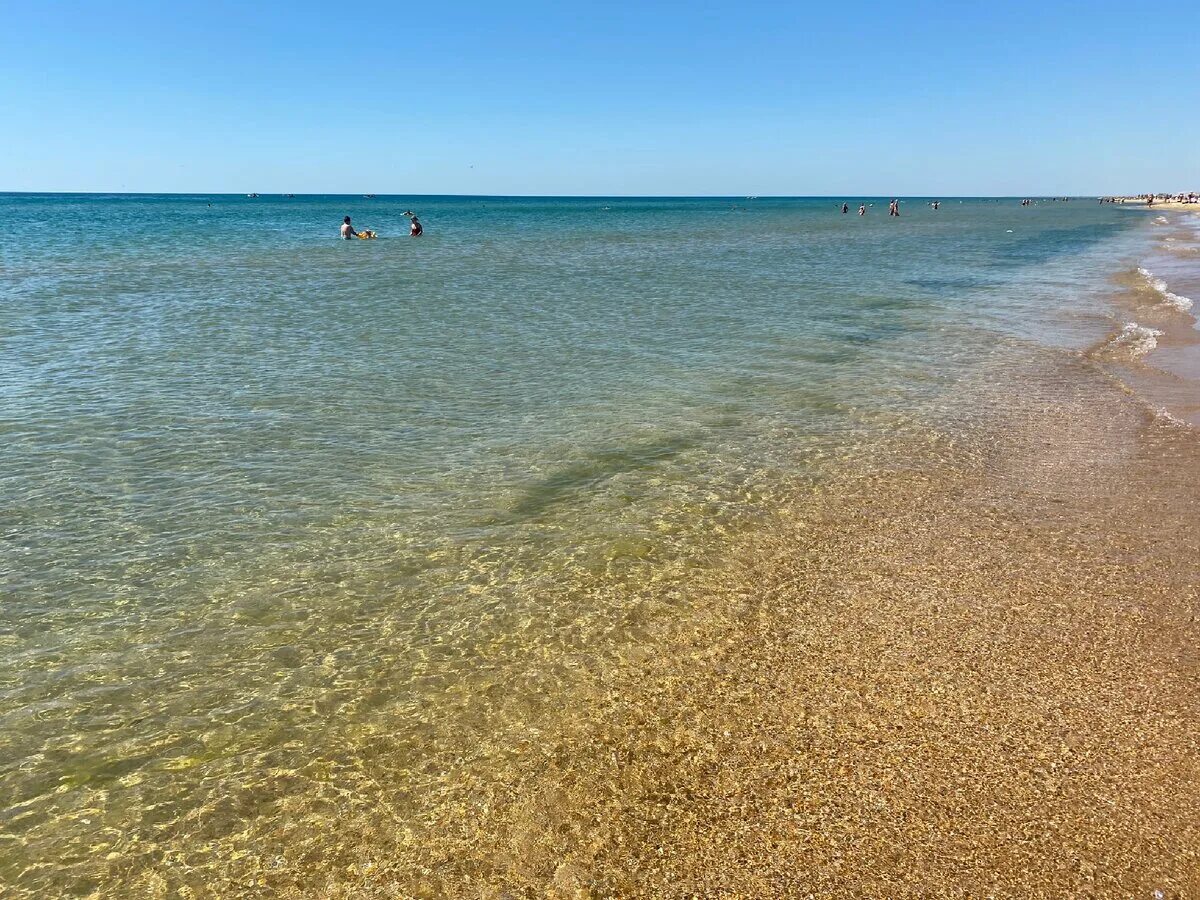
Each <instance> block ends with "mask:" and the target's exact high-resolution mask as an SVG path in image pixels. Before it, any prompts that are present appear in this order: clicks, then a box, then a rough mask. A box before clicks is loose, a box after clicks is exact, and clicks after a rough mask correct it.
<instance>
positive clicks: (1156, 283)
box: [1138, 266, 1192, 312]
mask: <svg viewBox="0 0 1200 900" xmlns="http://www.w3.org/2000/svg"><path fill="white" fill-rule="evenodd" d="M1138 274H1139V275H1141V276H1142V277H1143V278H1144V279H1146V283H1147V284H1149V285H1150V287H1152V288H1154V290H1156V291H1157V292H1158V293H1159V294H1160V295H1161V296H1162V298H1163V299H1162V302H1163V304H1164V305H1166V306H1169V307H1171V308H1172V309H1176V310H1178V311H1179V312H1187V311H1188V310H1189V309H1191V308H1192V300H1191V298H1190V297H1184V296H1182V295H1181V294H1176V293H1173V292H1172V291H1170V290H1168V288H1167V283H1166V282H1165V281H1163V279H1161V278H1159V277H1158V276H1157V275H1155V274H1154V273H1153V272H1151V271H1150V270H1149V269H1144V268H1142V267H1141V266H1138Z"/></svg>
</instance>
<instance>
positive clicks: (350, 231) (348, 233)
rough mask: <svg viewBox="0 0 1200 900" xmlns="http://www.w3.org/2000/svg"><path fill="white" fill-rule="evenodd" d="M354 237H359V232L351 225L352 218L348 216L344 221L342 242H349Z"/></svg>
mask: <svg viewBox="0 0 1200 900" xmlns="http://www.w3.org/2000/svg"><path fill="white" fill-rule="evenodd" d="M352 237H358V232H357V231H355V230H354V226H353V225H351V224H350V217H349V216H346V218H344V219H342V240H343V241H348V240H350V238H352Z"/></svg>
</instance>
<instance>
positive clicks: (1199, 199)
mask: <svg viewBox="0 0 1200 900" xmlns="http://www.w3.org/2000/svg"><path fill="white" fill-rule="evenodd" d="M1100 202H1101V203H1118V204H1120V203H1145V204H1146V205H1147V206H1153V205H1154V204H1155V203H1187V204H1192V203H1197V204H1200V194H1197V193H1196V192H1195V191H1188V192H1187V193H1183V194H1138V195H1137V196H1136V197H1101V198H1100Z"/></svg>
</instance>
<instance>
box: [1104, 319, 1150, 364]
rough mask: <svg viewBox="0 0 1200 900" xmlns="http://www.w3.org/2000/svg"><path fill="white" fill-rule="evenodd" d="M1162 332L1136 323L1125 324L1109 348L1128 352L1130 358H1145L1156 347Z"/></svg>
mask: <svg viewBox="0 0 1200 900" xmlns="http://www.w3.org/2000/svg"><path fill="white" fill-rule="evenodd" d="M1161 334H1162V332H1161V331H1159V330H1158V329H1157V328H1147V327H1146V326H1145V325H1139V324H1138V323H1137V322H1127V323H1126V325H1125V327H1124V328H1122V329H1121V332H1120V334H1118V335H1117V336H1116V337H1114V338H1113V339H1112V340H1111V341H1110V342H1109V346H1110V347H1114V348H1119V349H1122V350H1126V351H1128V352H1129V354H1130V355H1131V356H1145V355H1146V354H1147V353H1149V352H1150V351H1151V350H1153V349H1154V348H1155V347H1157V346H1158V338H1159V335H1161Z"/></svg>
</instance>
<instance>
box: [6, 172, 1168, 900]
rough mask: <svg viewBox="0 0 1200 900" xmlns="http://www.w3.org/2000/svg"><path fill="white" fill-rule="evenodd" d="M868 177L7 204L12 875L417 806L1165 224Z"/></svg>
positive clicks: (159, 861)
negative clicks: (791, 194)
mask: <svg viewBox="0 0 1200 900" xmlns="http://www.w3.org/2000/svg"><path fill="white" fill-rule="evenodd" d="M851 199H852V201H853V202H857V200H856V199H855V198H851ZM883 206H884V203H883V202H880V201H876V205H875V207H874V209H873V210H872V211H871V212H870V214H869V215H868V216H867V217H866V218H865V219H859V217H857V216H855V215H849V216H842V215H840V214H838V213H837V212H836V211H835V203H834V201H833V200H830V201H828V202H825V201H772V200H756V201H745V200H737V201H731V200H726V201H717V200H709V201H646V200H504V199H471V198H462V199H451V198H400V199H389V198H380V199H378V200H373V201H368V200H363V199H358V198H296V199H292V200H282V199H269V198H263V199H259V200H251V199H247V198H240V197H203V196H198V197H187V198H183V197H170V198H165V197H108V198H104V197H71V196H13V195H7V196H0V208H3V210H4V212H5V217H6V218H7V219H8V220H9V221H20V222H26V223H31V224H35V225H37V226H38V227H39V228H44V229H46V232H45V233H46V235H47V236H46V237H45V238H39V239H38V240H37V241H29V240H28V237H27V235H20V236H13V235H8V236H4V237H0V279H2V280H0V462H2V467H0V552H2V554H3V556H2V557H0V590H2V592H3V605H2V607H0V648H2V653H0V717H2V721H3V729H2V730H0V809H3V813H2V815H3V837H4V839H5V851H4V853H3V854H0V883H4V882H8V883H10V884H14V885H18V886H20V887H22V888H25V889H28V890H30V891H33V892H38V891H52V892H53V891H58V890H73V891H80V892H82V891H86V890H88V889H90V888H93V887H97V886H100V887H104V886H111V885H113V884H115V883H118V882H120V881H122V880H125V879H129V878H132V877H134V876H136V875H137V873H138V871H139V870H140V869H145V868H157V867H164V866H166V867H170V866H172V865H178V866H182V867H187V866H191V867H203V866H205V865H209V866H219V865H220V864H221V863H220V861H216V860H213V859H211V858H207V859H206V857H211V856H212V853H213V851H212V847H213V846H214V844H213V843H212V842H219V841H226V840H229V839H230V836H231V835H232V836H238V835H240V836H241V838H242V839H244V842H245V843H247V845H248V846H249V845H256V842H257V846H258V847H259V849H260V851H261V852H263V853H270V852H271V847H272V846H273V844H272V841H276V842H283V841H286V840H287V835H286V834H285V833H282V832H281V831H280V829H281V827H282V826H281V823H280V822H279V821H278V807H277V806H276V805H275V804H277V803H278V802H279V801H280V798H287V797H290V798H298V799H296V805H295V806H294V807H293V813H295V812H296V811H297V810H299V811H300V812H299V813H297V814H299V815H305V816H310V817H311V819H312V821H315V822H320V821H328V820H329V819H332V818H336V817H337V816H339V815H340V814H342V813H344V812H346V811H348V810H351V809H356V808H360V807H364V806H367V807H372V808H378V809H379V810H382V811H383V812H381V813H380V815H385V814H386V815H391V816H394V817H395V820H396V822H397V823H400V824H403V823H405V822H406V821H407V819H406V817H408V816H410V815H411V814H412V810H414V809H416V808H418V807H420V801H419V796H418V795H419V794H420V792H421V790H423V789H425V790H428V789H429V785H430V784H431V783H432V782H433V781H435V780H436V778H437V777H439V775H440V774H441V773H442V772H443V768H442V767H443V766H444V765H445V763H446V760H445V756H446V754H453V752H456V751H455V749H454V748H459V749H461V748H463V747H468V746H470V745H471V742H472V740H473V736H475V737H480V736H484V735H486V734H488V733H489V732H490V731H491V730H493V729H496V728H499V727H501V726H502V724H503V723H504V722H508V721H513V720H515V719H518V718H521V717H529V716H536V715H537V714H539V712H540V711H543V710H544V709H546V708H547V707H553V706H554V705H555V704H557V703H560V702H561V701H562V698H563V697H564V696H566V695H567V694H568V692H569V690H570V689H571V686H572V685H573V684H574V683H575V682H576V681H578V678H579V672H581V671H583V670H586V669H588V668H589V667H597V666H600V667H602V666H603V664H604V663H603V660H604V659H605V658H607V657H609V656H613V655H619V654H620V653H622V652H623V648H626V647H629V646H631V645H635V644H636V643H637V642H639V641H644V640H646V639H648V638H649V637H650V636H651V635H652V633H653V631H654V630H655V628H657V627H659V624H658V623H661V622H662V621H664V617H668V618H669V617H670V616H671V615H674V614H676V613H677V611H678V608H679V606H680V604H686V600H687V598H686V595H685V593H684V592H682V591H681V590H680V586H681V585H682V584H684V579H685V578H686V573H687V571H688V569H689V567H692V566H697V565H706V564H710V563H711V562H712V560H713V559H715V558H716V557H715V556H714V554H719V550H720V547H721V537H722V535H723V534H726V533H728V532H729V531H731V530H735V529H739V528H744V527H747V526H749V525H752V524H754V523H755V522H757V521H762V520H763V519H764V518H765V517H768V516H769V514H770V513H769V511H770V507H771V500H772V498H774V497H779V496H783V495H787V494H789V493H791V492H792V491H794V490H795V489H796V487H797V486H798V485H801V484H804V483H808V482H811V481H812V480H814V479H820V477H821V473H822V471H824V470H825V469H826V467H828V466H830V465H835V464H836V465H870V464H871V448H872V447H873V446H875V444H876V443H877V442H878V441H879V439H880V438H881V437H883V436H887V437H889V438H894V437H896V436H897V435H898V434H903V433H905V432H907V431H911V432H912V433H913V434H914V435H917V434H922V433H925V432H927V431H928V430H929V429H931V428H933V429H936V428H939V427H940V428H946V429H953V428H955V427H958V426H959V425H960V424H961V422H962V421H963V420H964V419H969V418H970V416H971V415H972V411H971V410H969V409H968V410H964V409H962V408H960V407H957V406H955V386H956V384H957V383H959V381H960V379H964V378H969V377H971V374H972V372H974V371H975V370H976V364H977V362H978V361H979V360H980V359H982V358H985V357H994V356H995V355H996V354H998V353H1007V352H1019V349H1020V347H1021V346H1022V344H1023V343H1024V342H1033V343H1037V344H1049V345H1051V346H1065V347H1072V348H1081V347H1083V346H1085V345H1087V344H1088V343H1089V342H1091V341H1093V340H1095V337H1096V334H1097V332H1098V331H1101V332H1102V331H1103V329H1104V327H1106V325H1105V320H1104V319H1103V317H1102V315H1101V314H1100V313H1099V312H1098V311H1097V304H1096V301H1095V297H1094V294H1095V291H1096V290H1097V289H1098V288H1099V286H1100V285H1102V284H1103V281H1104V279H1105V278H1106V277H1107V275H1108V274H1109V273H1110V272H1111V271H1113V270H1114V269H1115V268H1118V267H1120V266H1121V265H1126V267H1128V265H1127V264H1130V261H1136V260H1137V258H1138V257H1137V254H1138V252H1139V250H1140V248H1141V246H1142V244H1143V242H1144V240H1145V236H1144V232H1145V231H1146V230H1147V229H1144V228H1140V227H1135V226H1138V225H1140V224H1143V223H1142V219H1141V218H1140V217H1138V216H1137V215H1136V214H1130V213H1131V211H1127V210H1122V209H1117V208H1113V207H1097V206H1096V205H1094V204H1085V203H1082V202H1074V203H1070V204H1044V205H1042V206H1040V207H1036V208H1033V209H1022V208H1020V207H1018V206H1017V205H1016V202H1015V201H1011V202H1010V201H968V202H966V203H961V204H960V203H958V202H947V203H945V204H943V207H942V209H941V210H940V211H938V212H936V213H935V212H933V211H932V210H930V209H928V207H927V206H926V205H924V204H922V203H920V202H918V201H911V202H909V203H907V204H906V206H905V209H904V216H903V217H902V218H901V219H900V220H898V221H897V220H889V219H888V218H887V216H886V215H885V214H884V209H883ZM408 208H414V209H417V210H418V212H419V213H420V214H421V217H422V219H423V221H424V222H425V224H426V237H424V238H423V239H421V240H419V241H413V240H409V239H407V238H401V237H398V235H401V234H403V233H404V227H405V223H404V220H403V219H402V218H401V216H400V212H401V211H403V210H405V209H408ZM345 214H350V215H353V216H354V220H355V224H356V225H357V226H358V227H360V228H363V227H369V228H373V229H376V230H378V231H379V232H380V233H381V234H382V235H383V237H382V238H381V239H380V240H377V241H374V242H361V243H360V242H348V243H343V242H340V241H337V240H336V239H335V235H336V231H337V225H338V223H339V221H340V219H341V216H343V215H345ZM1010 230H1011V233H1010ZM393 236H397V237H393ZM1115 261H1120V262H1119V263H1118V262H1115ZM647 584H659V585H661V586H662V589H661V590H660V591H658V592H657V593H655V594H653V595H649V594H647V592H646V591H645V590H637V591H633V590H631V591H628V592H623V590H622V586H623V585H628V586H637V587H639V588H644V587H645V585H647ZM364 773H365V774H364ZM318 827H319V826H318ZM334 832H336V829H334ZM268 835H271V837H268ZM330 841H331V842H335V841H336V836H331V837H330Z"/></svg>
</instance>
